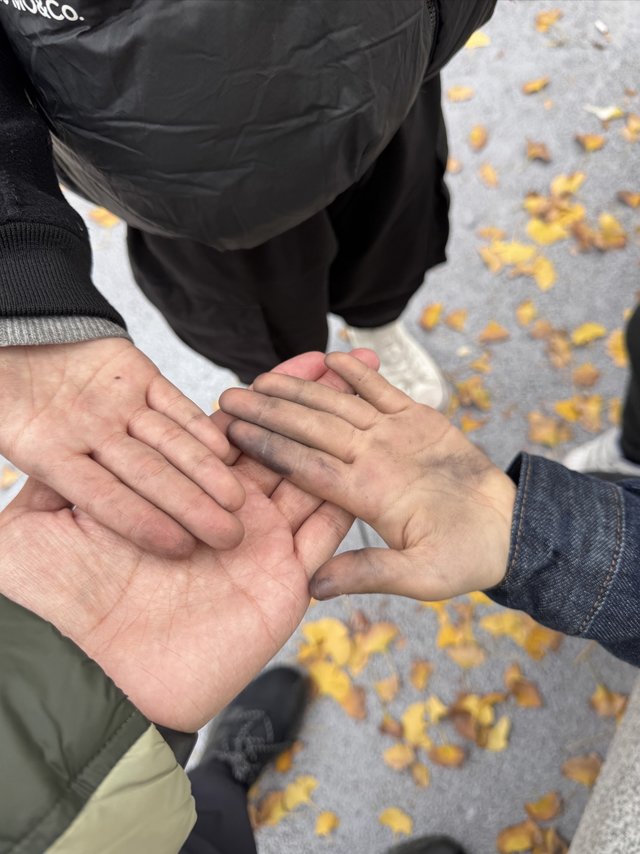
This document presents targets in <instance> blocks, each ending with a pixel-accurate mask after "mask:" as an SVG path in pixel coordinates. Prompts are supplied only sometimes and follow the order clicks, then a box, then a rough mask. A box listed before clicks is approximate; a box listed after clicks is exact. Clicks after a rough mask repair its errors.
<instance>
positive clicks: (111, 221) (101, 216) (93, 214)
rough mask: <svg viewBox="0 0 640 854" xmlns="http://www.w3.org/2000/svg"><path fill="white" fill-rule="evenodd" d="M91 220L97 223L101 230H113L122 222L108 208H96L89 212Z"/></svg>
mask: <svg viewBox="0 0 640 854" xmlns="http://www.w3.org/2000/svg"><path fill="white" fill-rule="evenodd" d="M89 219H91V220H93V221H94V222H95V223H97V224H98V225H99V226H100V228H113V227H114V226H116V225H118V223H119V222H120V220H119V219H118V217H117V216H116V215H115V214H112V213H111V211H108V210H107V209H106V208H94V209H93V210H91V211H89Z"/></svg>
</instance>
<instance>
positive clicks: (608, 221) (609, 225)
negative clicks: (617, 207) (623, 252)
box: [594, 213, 627, 252]
mask: <svg viewBox="0 0 640 854" xmlns="http://www.w3.org/2000/svg"><path fill="white" fill-rule="evenodd" d="M598 224H599V226H600V231H599V232H598V234H597V236H596V238H595V241H594V243H595V245H596V246H597V247H598V249H600V250H601V251H602V252H606V251H608V250H609V249H624V247H625V246H626V245H627V233H626V231H625V230H624V228H623V227H622V225H621V224H620V223H619V222H618V220H617V219H616V218H615V217H614V216H613V214H610V213H602V214H600V216H599V217H598Z"/></svg>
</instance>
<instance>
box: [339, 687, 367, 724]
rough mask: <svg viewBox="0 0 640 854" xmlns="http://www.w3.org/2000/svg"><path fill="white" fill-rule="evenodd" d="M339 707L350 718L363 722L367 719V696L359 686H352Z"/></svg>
mask: <svg viewBox="0 0 640 854" xmlns="http://www.w3.org/2000/svg"><path fill="white" fill-rule="evenodd" d="M340 705H341V706H342V708H343V709H344V711H345V712H346V713H347V714H348V715H349V717H350V718H354V719H355V720H357V721H363V720H365V718H366V717H367V695H366V692H365V690H364V688H362V686H360V685H352V686H351V688H350V689H349V692H348V693H347V696H346V697H345V698H344V700H340Z"/></svg>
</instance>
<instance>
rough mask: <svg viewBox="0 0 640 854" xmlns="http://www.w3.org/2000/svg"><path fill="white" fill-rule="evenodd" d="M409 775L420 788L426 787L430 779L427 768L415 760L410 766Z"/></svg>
mask: <svg viewBox="0 0 640 854" xmlns="http://www.w3.org/2000/svg"><path fill="white" fill-rule="evenodd" d="M411 776H412V777H413V782H414V783H415V784H416V786H420V788H421V789H426V788H427V786H428V785H429V782H430V780H431V777H430V774H429V769H428V768H427V766H426V765H423V763H422V762H415V763H414V764H413V765H412V766H411Z"/></svg>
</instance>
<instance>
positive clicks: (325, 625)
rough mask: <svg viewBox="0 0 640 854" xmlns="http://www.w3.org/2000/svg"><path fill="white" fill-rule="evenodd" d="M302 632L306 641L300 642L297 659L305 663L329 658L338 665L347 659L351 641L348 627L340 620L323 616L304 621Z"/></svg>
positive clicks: (349, 654) (344, 662)
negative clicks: (311, 620)
mask: <svg viewBox="0 0 640 854" xmlns="http://www.w3.org/2000/svg"><path fill="white" fill-rule="evenodd" d="M302 634H303V635H304V637H305V639H306V641H307V643H306V644H302V645H301V647H300V649H299V650H298V661H300V662H302V663H305V662H307V661H314V660H319V659H322V658H330V659H332V660H333V661H334V662H335V663H336V664H337V665H339V666H342V665H344V664H346V663H347V662H348V661H349V659H350V657H351V654H352V642H351V638H350V637H349V629H348V628H347V626H346V625H345V624H344V623H343V622H341V621H340V620H336V619H335V618H333V617H325V618H324V619H322V620H316V621H314V622H310V623H304V624H303V626H302Z"/></svg>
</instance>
